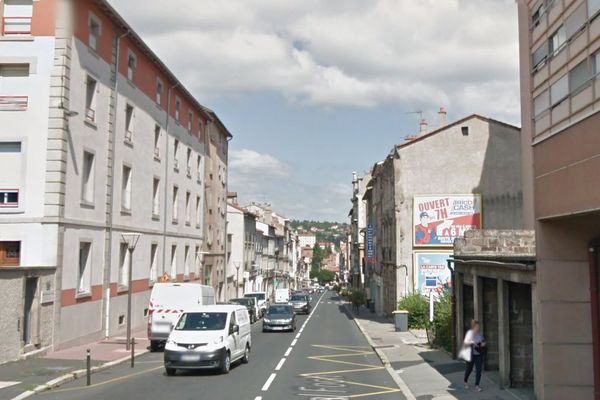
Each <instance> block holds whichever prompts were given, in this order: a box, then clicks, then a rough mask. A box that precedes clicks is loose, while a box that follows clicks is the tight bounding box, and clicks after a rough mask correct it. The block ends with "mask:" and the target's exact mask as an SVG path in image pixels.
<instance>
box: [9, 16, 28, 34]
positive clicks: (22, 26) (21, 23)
mask: <svg viewBox="0 0 600 400" xmlns="http://www.w3.org/2000/svg"><path fill="white" fill-rule="evenodd" d="M2 34H3V35H31V17H2Z"/></svg>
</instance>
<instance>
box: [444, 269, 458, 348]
mask: <svg viewBox="0 0 600 400" xmlns="http://www.w3.org/2000/svg"><path fill="white" fill-rule="evenodd" d="M446 262H447V263H448V269H449V270H450V282H452V327H451V328H450V329H452V334H451V341H452V347H451V349H452V358H456V287H455V286H454V285H455V283H456V272H455V271H454V268H452V264H453V263H454V260H452V259H450V258H449V259H448V260H446Z"/></svg>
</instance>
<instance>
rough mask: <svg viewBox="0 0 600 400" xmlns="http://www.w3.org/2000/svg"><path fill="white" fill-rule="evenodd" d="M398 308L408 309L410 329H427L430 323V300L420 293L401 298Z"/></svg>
mask: <svg viewBox="0 0 600 400" xmlns="http://www.w3.org/2000/svg"><path fill="white" fill-rule="evenodd" d="M398 309H399V310H406V311H408V327H409V328H410V329H425V328H426V327H427V325H428V324H429V301H428V300H427V299H426V298H425V297H423V296H422V295H420V294H418V293H415V294H411V295H409V296H406V297H404V298H403V299H402V300H400V301H399V302H398Z"/></svg>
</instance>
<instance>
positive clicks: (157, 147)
mask: <svg viewBox="0 0 600 400" xmlns="http://www.w3.org/2000/svg"><path fill="white" fill-rule="evenodd" d="M154 157H155V158H157V159H159V158H160V126H159V125H154Z"/></svg>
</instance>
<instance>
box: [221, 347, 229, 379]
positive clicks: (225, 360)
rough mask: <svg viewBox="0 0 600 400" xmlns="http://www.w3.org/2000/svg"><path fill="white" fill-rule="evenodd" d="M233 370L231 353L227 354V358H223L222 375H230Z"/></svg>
mask: <svg viewBox="0 0 600 400" xmlns="http://www.w3.org/2000/svg"><path fill="white" fill-rule="evenodd" d="M230 369H231V356H230V355H229V352H226V353H225V357H223V361H222V362H221V373H222V374H228V373H229V370H230Z"/></svg>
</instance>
